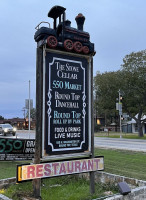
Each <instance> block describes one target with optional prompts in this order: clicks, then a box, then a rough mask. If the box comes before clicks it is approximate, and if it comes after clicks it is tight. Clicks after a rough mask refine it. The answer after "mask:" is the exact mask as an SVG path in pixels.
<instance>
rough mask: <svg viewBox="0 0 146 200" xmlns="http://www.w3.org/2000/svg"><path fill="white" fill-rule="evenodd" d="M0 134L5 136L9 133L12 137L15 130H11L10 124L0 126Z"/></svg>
mask: <svg viewBox="0 0 146 200" xmlns="http://www.w3.org/2000/svg"><path fill="white" fill-rule="evenodd" d="M0 133H1V134H3V135H4V136H6V135H7V134H9V133H11V134H13V136H15V134H16V128H13V127H12V126H11V125H10V124H0Z"/></svg>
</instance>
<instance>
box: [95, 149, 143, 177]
mask: <svg viewBox="0 0 146 200" xmlns="http://www.w3.org/2000/svg"><path fill="white" fill-rule="evenodd" d="M95 155H103V156H104V164H105V170H104V171H105V172H109V173H113V174H118V175H123V176H127V177H131V178H137V179H141V180H146V153H142V152H134V151H127V150H109V149H108V150H107V149H106V150H105V149H97V148H96V149H95Z"/></svg>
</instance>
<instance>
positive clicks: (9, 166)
mask: <svg viewBox="0 0 146 200" xmlns="http://www.w3.org/2000/svg"><path fill="white" fill-rule="evenodd" d="M95 155H96V156H97V155H103V156H104V164H105V170H104V171H105V172H109V173H113V174H118V175H123V176H127V177H131V178H137V179H141V180H145V181H146V153H142V152H134V151H126V150H109V149H108V150H107V149H98V148H96V149H95ZM16 163H18V162H3V161H2V162H0V172H1V173H0V176H1V177H3V178H6V177H14V176H15V170H16ZM19 164H20V162H19ZM8 172H9V173H8ZM4 176H5V177H4ZM95 188H96V193H95V195H94V196H91V195H90V193H89V182H88V181H87V180H85V179H78V178H77V176H74V175H72V176H62V177H58V178H50V179H43V181H42V191H41V194H42V199H43V200H48V196H49V199H50V200H89V199H95V198H98V197H99V196H103V192H104V191H108V190H115V188H114V186H112V185H111V186H110V185H102V184H96V187H95ZM0 192H1V191H0ZM1 193H4V195H6V196H9V197H10V198H12V199H14V200H18V199H21V198H20V197H21V196H24V195H25V193H27V194H28V195H29V196H31V195H32V183H31V182H26V183H21V184H16V185H11V186H10V187H9V188H8V189H7V190H4V191H3V190H2V192H1Z"/></svg>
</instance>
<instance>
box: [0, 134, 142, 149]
mask: <svg viewBox="0 0 146 200" xmlns="http://www.w3.org/2000/svg"><path fill="white" fill-rule="evenodd" d="M1 137H3V136H1V135H0V138H1ZM16 137H17V138H19V139H21V138H25V139H35V131H30V133H29V132H28V131H17V133H16V136H12V135H11V134H10V135H7V136H5V138H16ZM94 145H95V147H99V148H106V149H123V150H131V151H142V152H146V140H140V139H123V138H108V137H94Z"/></svg>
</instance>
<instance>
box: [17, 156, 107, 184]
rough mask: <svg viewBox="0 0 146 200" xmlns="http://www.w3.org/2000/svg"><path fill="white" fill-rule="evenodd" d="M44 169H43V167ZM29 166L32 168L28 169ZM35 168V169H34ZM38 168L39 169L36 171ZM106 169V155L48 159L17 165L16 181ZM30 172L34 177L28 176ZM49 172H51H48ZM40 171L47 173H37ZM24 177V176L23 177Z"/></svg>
mask: <svg viewBox="0 0 146 200" xmlns="http://www.w3.org/2000/svg"><path fill="white" fill-rule="evenodd" d="M44 166H45V167H44ZM40 167H41V168H42V169H41V168H40ZM27 168H30V169H29V170H27ZM33 169H34V171H33ZM36 170H37V171H36ZM103 170H104V156H96V157H94V158H89V157H86V158H83V159H65V160H59V161H53V162H52V161H48V162H45V163H40V164H32V163H31V164H30V163H26V164H20V165H17V171H16V172H17V173H16V182H17V183H22V182H26V181H31V180H33V179H37V178H39V179H45V178H52V177H59V176H66V175H73V174H81V173H89V172H96V171H103ZM27 172H29V173H30V174H31V175H32V174H35V175H34V177H27V176H28V174H27ZM47 172H49V173H48V174H47ZM39 173H42V174H45V173H46V175H44V176H43V175H41V174H40V175H37V174H39ZM23 177H24V178H23Z"/></svg>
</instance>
